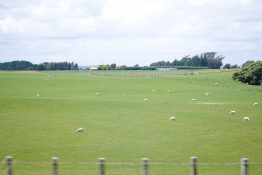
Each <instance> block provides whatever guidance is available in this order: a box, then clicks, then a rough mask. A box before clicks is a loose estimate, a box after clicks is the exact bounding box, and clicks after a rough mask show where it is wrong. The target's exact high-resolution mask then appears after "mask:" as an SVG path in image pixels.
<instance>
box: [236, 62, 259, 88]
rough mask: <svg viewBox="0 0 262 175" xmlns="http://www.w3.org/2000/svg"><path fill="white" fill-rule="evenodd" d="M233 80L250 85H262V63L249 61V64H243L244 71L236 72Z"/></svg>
mask: <svg viewBox="0 0 262 175" xmlns="http://www.w3.org/2000/svg"><path fill="white" fill-rule="evenodd" d="M232 78H233V79H234V80H238V81H241V82H243V83H248V84H250V85H261V82H262V61H256V62H251V61H249V62H248V64H243V66H242V69H241V70H240V71H238V72H235V73H234V74H233V76H232Z"/></svg>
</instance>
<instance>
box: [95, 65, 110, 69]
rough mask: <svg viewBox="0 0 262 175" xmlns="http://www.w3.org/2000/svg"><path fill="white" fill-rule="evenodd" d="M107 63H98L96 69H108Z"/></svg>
mask: <svg viewBox="0 0 262 175" xmlns="http://www.w3.org/2000/svg"><path fill="white" fill-rule="evenodd" d="M109 68H110V67H109V65H99V66H97V69H98V70H109Z"/></svg>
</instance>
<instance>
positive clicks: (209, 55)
mask: <svg viewBox="0 0 262 175" xmlns="http://www.w3.org/2000/svg"><path fill="white" fill-rule="evenodd" d="M216 54H217V53H216V52H206V53H203V58H204V59H206V62H207V67H208V68H209V69H220V67H221V66H222V65H223V63H222V60H223V59H224V58H225V57H224V56H223V55H217V56H216Z"/></svg>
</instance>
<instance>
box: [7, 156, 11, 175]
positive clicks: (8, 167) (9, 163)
mask: <svg viewBox="0 0 262 175" xmlns="http://www.w3.org/2000/svg"><path fill="white" fill-rule="evenodd" d="M6 174H7V175H13V158H12V156H7V157H6Z"/></svg>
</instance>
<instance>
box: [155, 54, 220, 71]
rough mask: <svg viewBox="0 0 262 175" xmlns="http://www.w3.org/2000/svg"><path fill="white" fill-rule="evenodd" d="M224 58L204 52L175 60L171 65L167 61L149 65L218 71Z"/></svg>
mask: <svg viewBox="0 0 262 175" xmlns="http://www.w3.org/2000/svg"><path fill="white" fill-rule="evenodd" d="M223 59H224V56H222V55H217V53H216V52H205V53H202V54H200V55H195V56H193V57H190V55H187V56H184V57H183V58H182V59H181V60H177V59H175V60H174V61H173V62H172V63H170V62H169V61H158V62H155V63H152V64H150V66H152V67H164V66H170V67H171V66H173V67H174V66H189V67H208V68H209V69H220V67H221V66H222V64H223V63H222V60H223Z"/></svg>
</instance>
